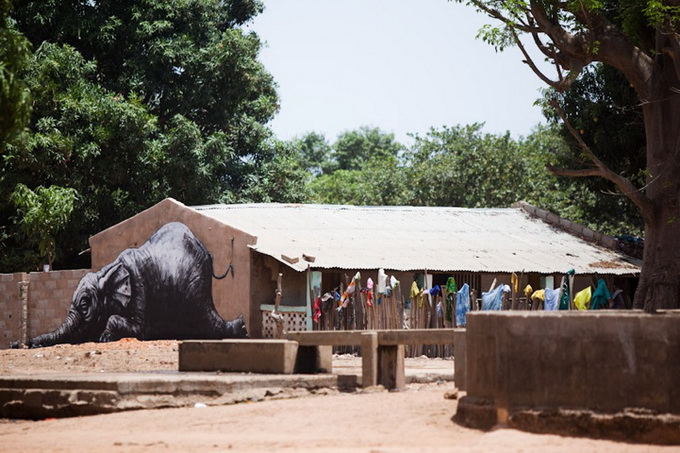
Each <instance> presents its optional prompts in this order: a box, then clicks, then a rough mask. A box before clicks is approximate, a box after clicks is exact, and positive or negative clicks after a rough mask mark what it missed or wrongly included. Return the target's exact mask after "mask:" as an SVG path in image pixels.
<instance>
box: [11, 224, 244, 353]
mask: <svg viewBox="0 0 680 453" xmlns="http://www.w3.org/2000/svg"><path fill="white" fill-rule="evenodd" d="M229 269H231V271H232V275H233V268H232V267H231V265H230V268H229ZM229 269H227V273H228V271H229ZM226 275H227V274H226V273H225V274H224V275H222V276H219V277H218V276H216V275H215V274H214V272H213V263H212V256H211V255H210V253H209V252H208V250H207V249H206V248H205V246H204V245H203V244H202V243H201V242H200V241H199V240H198V239H197V238H196V236H194V234H193V233H192V232H191V230H189V228H188V227H187V226H186V225H184V224H182V223H177V222H174V223H168V224H166V225H164V226H163V227H162V228H160V229H159V230H158V231H156V233H154V234H153V235H152V236H151V237H150V238H149V240H148V241H147V242H145V243H144V244H142V245H141V246H140V247H139V248H130V249H127V250H124V251H123V252H122V253H121V254H120V255H119V256H118V258H116V260H115V261H114V262H113V263H111V264H109V265H107V266H105V267H104V268H102V269H101V270H100V271H99V272H91V273H88V274H87V275H85V276H84V277H83V278H82V280H81V281H80V283H79V284H78V287H77V288H76V290H75V293H74V294H73V303H72V305H71V308H70V309H69V312H68V316H67V317H66V320H65V321H64V323H63V324H62V325H61V326H60V327H59V328H57V329H56V330H55V331H53V332H50V333H46V334H43V335H39V336H37V337H35V338H31V339H30V341H29V345H28V346H29V347H42V346H51V345H54V344H58V343H84V342H88V341H100V342H106V341H116V340H119V339H121V338H125V337H135V338H137V339H139V340H163V339H177V340H181V339H190V338H193V339H208V338H211V339H214V338H245V337H247V336H248V332H247V330H246V326H245V323H244V321H243V316H240V317H238V318H237V319H235V320H233V321H225V320H224V319H222V318H221V317H220V315H219V314H218V313H217V311H216V310H215V305H214V303H213V299H212V279H213V278H223V277H225V276H226ZM12 346H14V347H18V344H17V343H14V344H13V345H12Z"/></svg>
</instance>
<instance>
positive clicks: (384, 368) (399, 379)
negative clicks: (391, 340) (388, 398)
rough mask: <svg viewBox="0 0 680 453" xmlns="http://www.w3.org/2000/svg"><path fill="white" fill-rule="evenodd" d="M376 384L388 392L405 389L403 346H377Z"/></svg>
mask: <svg viewBox="0 0 680 453" xmlns="http://www.w3.org/2000/svg"><path fill="white" fill-rule="evenodd" d="M378 384H381V385H383V386H384V387H385V388H386V389H388V390H403V389H405V388H406V376H405V375H404V345H403V344H400V345H396V346H378Z"/></svg>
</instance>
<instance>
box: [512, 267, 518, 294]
mask: <svg viewBox="0 0 680 453" xmlns="http://www.w3.org/2000/svg"><path fill="white" fill-rule="evenodd" d="M510 284H511V285H512V289H513V291H515V293H518V292H519V278H517V274H515V273H514V272H513V273H512V275H510Z"/></svg>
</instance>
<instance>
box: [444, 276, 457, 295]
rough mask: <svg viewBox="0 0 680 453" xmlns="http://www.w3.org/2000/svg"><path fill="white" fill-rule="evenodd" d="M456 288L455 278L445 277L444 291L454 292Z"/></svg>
mask: <svg viewBox="0 0 680 453" xmlns="http://www.w3.org/2000/svg"><path fill="white" fill-rule="evenodd" d="M457 291H458V289H457V288H456V279H455V278H453V277H449V278H447V279H446V292H447V293H455V292H457Z"/></svg>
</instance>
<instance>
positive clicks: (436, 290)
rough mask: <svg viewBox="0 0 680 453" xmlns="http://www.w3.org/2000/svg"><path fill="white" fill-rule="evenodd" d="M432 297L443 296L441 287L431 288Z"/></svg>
mask: <svg viewBox="0 0 680 453" xmlns="http://www.w3.org/2000/svg"><path fill="white" fill-rule="evenodd" d="M429 293H430V296H440V295H441V294H442V290H441V288H440V287H439V285H434V287H432V288H430V291H429Z"/></svg>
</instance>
